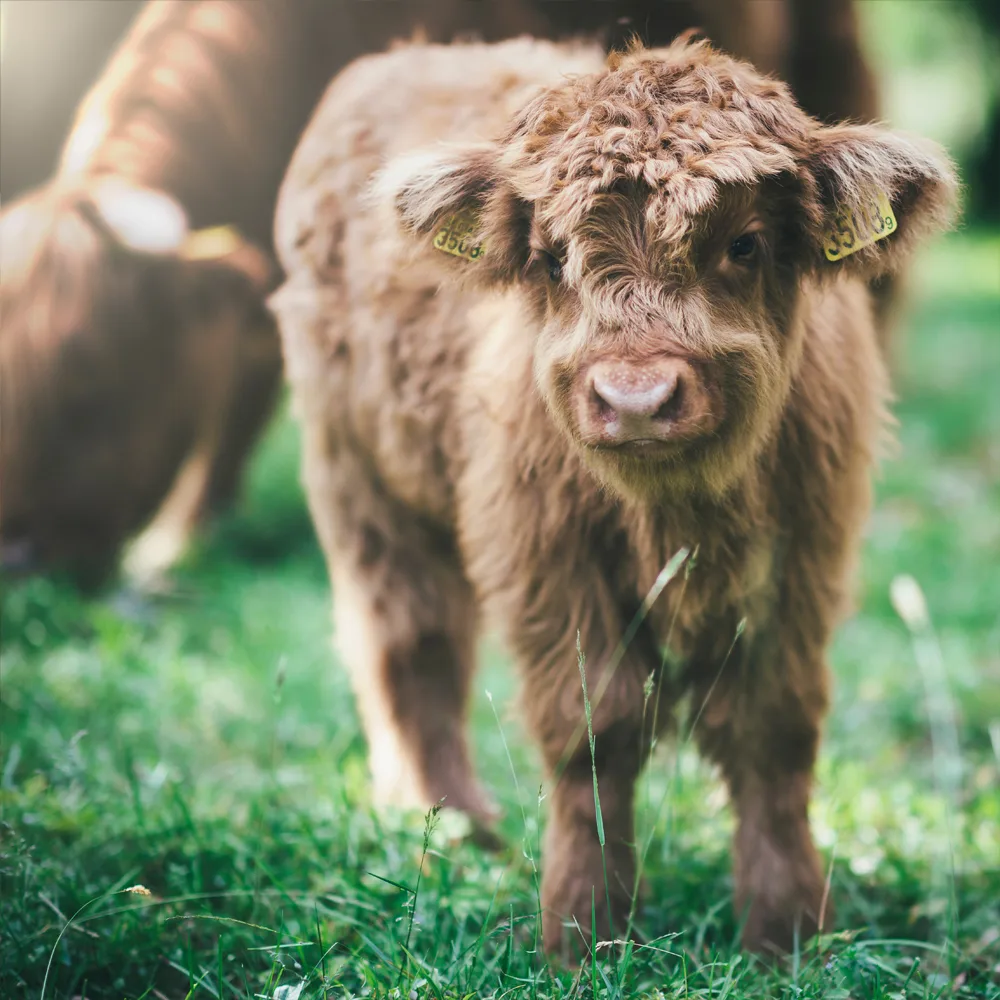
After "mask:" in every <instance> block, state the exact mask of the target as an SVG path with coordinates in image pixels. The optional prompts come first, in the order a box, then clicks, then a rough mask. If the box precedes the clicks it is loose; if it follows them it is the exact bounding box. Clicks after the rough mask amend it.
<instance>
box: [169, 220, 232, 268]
mask: <svg viewBox="0 0 1000 1000" xmlns="http://www.w3.org/2000/svg"><path fill="white" fill-rule="evenodd" d="M242 246H243V238H242V237H241V236H240V233H239V230H238V229H236V227H235V226H212V227H211V228H209V229H196V230H195V231H194V232H193V233H190V234H189V235H188V237H187V239H186V240H185V241H184V243H183V244H182V246H181V249H180V256H181V257H183V258H184V259H185V260H216V259H217V258H219V257H228V256H229V255H230V254H231V253H236V251H237V250H239V249H240V247H242Z"/></svg>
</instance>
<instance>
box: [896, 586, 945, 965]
mask: <svg viewBox="0 0 1000 1000" xmlns="http://www.w3.org/2000/svg"><path fill="white" fill-rule="evenodd" d="M889 596H890V599H891V600H892V606H893V608H895V610H896V614H898V615H899V617H900V618H901V619H902V620H903V624H904V625H906V628H907V629H908V631H909V633H910V642H911V645H912V647H913V655H914V658H915V659H916V661H917V666H918V668H919V669H920V677H921V680H922V681H923V686H924V701H925V704H926V706H927V721H928V724H929V726H930V735H931V757H932V761H933V768H934V784H935V786H936V788H937V792H938V794H939V795H940V796H941V798H942V799H943V800H944V803H945V812H944V832H945V841H946V855H947V856H946V861H945V864H944V866H937V867H936V868H935V869H934V871H933V885H934V889H935V890H936V891H939V892H941V891H943V892H944V893H945V894H946V898H947V901H948V904H947V905H948V909H947V926H946V936H947V940H948V941H954V940H955V935H956V930H957V923H958V896H957V889H956V884H955V868H956V860H955V830H954V816H955V815H957V813H958V811H959V809H960V806H961V803H960V801H959V790H960V786H961V781H962V753H961V749H960V747H959V740H958V721H957V711H956V709H955V703H954V701H953V700H952V697H951V690H950V689H949V687H948V672H947V668H946V667H945V662H944V655H943V654H942V652H941V643H940V642H939V641H938V637H937V634H936V632H935V631H934V626H933V624H932V622H931V617H930V614H929V612H928V610H927V601H926V599H925V597H924V592H923V590H922V589H921V587H920V584H919V583H917V581H916V580H915V579H914V578H913V577H912V576H908V575H905V574H903V575H900V576H897V577H896V578H895V579H894V580H893V581H892V584H891V586H890V590H889ZM942 869H943V870H942ZM953 971H954V970H953Z"/></svg>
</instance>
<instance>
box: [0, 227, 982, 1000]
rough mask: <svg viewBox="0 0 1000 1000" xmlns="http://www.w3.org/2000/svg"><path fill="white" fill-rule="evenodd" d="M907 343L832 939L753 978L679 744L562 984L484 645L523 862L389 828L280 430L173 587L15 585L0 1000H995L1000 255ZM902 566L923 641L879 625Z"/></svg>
mask: <svg viewBox="0 0 1000 1000" xmlns="http://www.w3.org/2000/svg"><path fill="white" fill-rule="evenodd" d="M898 343H899V348H900V349H899V359H898V363H897V377H896V383H897V386H898V394H899V397H900V398H899V403H898V405H897V407H896V413H897V414H898V417H899V420H900V428H899V438H900V442H901V447H900V450H899V453H898V455H897V456H896V457H894V458H893V459H891V460H890V461H888V462H887V463H886V464H885V466H884V469H883V472H882V475H881V478H880V481H879V486H878V504H877V508H876V511H875V513H874V516H873V518H872V521H871V526H870V531H869V536H868V540H867V546H866V550H865V558H864V561H863V569H862V578H861V586H860V600H859V604H860V611H859V613H858V614H857V615H856V617H854V619H853V620H852V621H850V622H849V623H848V624H847V625H846V626H845V627H844V628H843V629H842V630H841V632H840V633H839V636H838V638H837V641H836V645H835V648H834V651H833V664H834V667H835V674H836V701H835V708H834V711H833V713H832V717H831V720H830V724H829V729H828V736H827V739H826V742H825V746H824V751H823V757H822V762H821V765H820V768H819V791H818V796H817V800H816V803H815V807H814V811H813V819H814V825H815V829H816V833H817V837H818V839H819V842H820V844H821V847H822V851H823V854H824V857H825V859H826V861H827V863H828V864H829V865H830V866H831V872H832V896H833V898H834V900H835V901H836V904H837V909H838V914H839V915H838V923H837V929H838V933H836V934H834V935H832V936H830V937H825V938H822V939H820V940H814V941H811V942H803V943H802V947H801V949H800V952H799V954H797V955H795V956H793V957H792V958H790V959H789V960H788V961H787V962H783V963H779V964H773V963H767V962H761V961H759V960H757V959H754V958H752V957H749V956H747V955H743V954H741V953H740V951H739V949H738V948H737V946H736V943H735V942H736V940H737V937H738V933H739V927H738V919H737V917H736V916H735V915H734V913H733V911H732V906H731V892H732V886H731V881H730V875H729V858H728V845H727V841H728V838H729V835H730V832H731V819H730V815H729V812H728V809H727V807H726V803H725V797H724V794H723V792H722V789H721V787H720V785H719V784H718V782H717V780H716V778H715V776H714V775H713V773H712V771H711V770H710V769H708V768H707V767H706V766H705V765H704V764H702V763H700V762H699V761H698V759H697V758H696V757H695V755H694V754H693V753H692V752H691V751H690V749H689V748H688V747H687V745H686V744H685V742H684V741H683V740H681V741H679V742H673V743H669V744H667V743H665V744H664V745H662V746H660V747H659V748H658V749H657V752H656V759H655V761H654V763H653V766H652V767H651V768H650V769H649V770H648V771H647V777H646V778H645V779H644V780H643V782H642V796H641V799H642V801H641V804H640V807H639V830H640V831H641V834H640V844H641V847H642V848H643V850H644V852H645V860H644V875H645V881H646V894H645V897H644V902H643V905H642V907H641V909H640V912H639V913H638V916H637V930H638V933H639V934H640V935H641V937H640V938H639V940H638V941H637V943H636V944H635V945H634V946H631V947H629V948H625V949H623V948H620V947H618V946H615V947H603V948H600V949H598V953H597V957H596V959H595V960H594V961H592V962H588V963H586V964H585V965H584V967H583V968H582V970H579V971H573V970H561V969H558V968H553V967H548V966H547V965H546V963H545V962H544V960H543V959H542V956H541V955H540V953H539V951H538V950H537V934H538V923H537V920H536V914H537V909H538V907H537V897H536V880H535V877H534V874H533V864H534V863H535V862H537V861H538V859H539V846H538V845H539V837H538V833H539V827H540V820H541V819H543V818H544V813H545V808H546V803H545V802H544V799H543V796H544V786H543V787H542V789H541V791H542V796H540V794H539V789H540V777H539V774H540V772H539V768H538V763H537V760H536V758H535V756H534V754H533V752H532V750H531V747H530V744H529V743H528V741H527V740H526V738H525V735H524V733H523V731H522V730H521V728H520V726H519V717H518V711H517V707H516V700H515V695H516V685H515V681H514V677H513V671H512V670H511V668H510V665H509V663H508V661H507V660H506V659H505V658H504V656H503V654H502V653H501V652H500V651H499V650H498V649H496V648H495V646H493V645H491V644H490V643H489V641H487V642H486V643H485V644H484V657H483V659H484V663H483V669H482V671H481V673H480V674H479V677H478V680H477V682H476V685H475V691H476V695H475V706H474V713H473V715H474V720H473V724H474V734H475V746H476V751H477V757H478V761H479V765H480V768H481V771H482V774H483V775H484V777H485V779H486V781H487V782H488V784H489V785H490V786H491V788H492V789H493V791H494V793H495V795H496V796H497V797H498V799H499V800H500V802H501V803H502V806H503V808H504V810H505V816H504V819H503V821H502V824H501V832H502V835H503V840H504V843H505V846H504V848H503V849H502V850H500V851H499V852H495V853H490V852H486V851H483V850H481V849H479V848H478V847H476V846H474V845H473V844H471V843H469V842H468V841H467V840H466V839H463V837H462V830H461V828H460V825H459V824H456V823H455V822H454V821H453V818H452V817H448V816H442V817H441V818H440V820H439V822H438V823H437V824H436V825H435V826H434V828H433V829H432V830H431V831H430V832H429V834H426V833H425V828H424V819H423V817H413V816H397V817H384V816H378V815H375V814H373V812H372V811H371V810H370V808H369V801H368V789H367V776H366V766H365V749H364V745H363V741H362V738H361V736H360V733H359V729H358V723H357V719H356V715H355V711H354V707H353V703H352V698H351V696H350V693H349V690H348V685H347V682H346V678H345V675H344V673H343V671H342V669H341V668H340V667H339V666H338V665H337V664H336V662H335V660H334V657H333V655H332V653H331V652H330V646H329V641H328V639H329V624H328V623H329V607H328V604H329V599H328V587H327V582H326V578H325V572H324V567H323V564H322V561H321V558H320V556H319V554H318V551H317V547H316V544H315V542H314V540H313V537H312V531H311V527H310V525H309V522H308V517H307V514H306V511H305V509H304V506H303V502H302V499H301V495H300V492H299V489H298V486H297V478H298V477H297V468H296V466H297V454H296V452H297V438H296V432H295V428H294V426H293V425H292V424H291V422H290V420H289V419H288V418H287V417H284V418H283V419H282V420H281V421H279V422H278V423H277V424H276V426H275V427H274V428H273V430H272V433H271V434H270V436H269V438H268V440H267V442H266V444H265V447H264V448H263V449H262V451H261V453H260V455H259V458H258V460H257V462H256V465H255V467H254V469H253V473H252V476H251V483H250V489H249V495H248V497H247V500H246V502H245V504H244V506H243V508H242V509H241V511H240V512H239V513H238V514H237V515H235V516H234V517H233V518H231V519H230V520H229V521H228V522H227V523H225V524H223V525H221V526H220V527H219V528H218V529H217V530H216V531H215V533H214V534H213V536H212V537H211V538H210V539H208V540H207V541H206V542H205V544H204V545H203V546H202V547H201V549H200V550H199V551H198V552H196V553H194V554H193V555H192V557H191V558H190V559H189V560H188V562H187V563H186V565H185V566H184V567H183V568H182V570H181V571H180V572H179V573H178V574H177V578H176V586H175V589H174V591H173V592H172V593H170V594H169V595H165V596H162V597H160V598H157V599H142V598H139V597H137V596H136V595H134V594H130V593H128V592H125V591H113V592H109V593H106V594H104V595H102V596H100V597H99V598H97V599H92V600H84V599H81V598H79V597H77V596H75V595H74V593H73V591H72V590H70V589H69V588H67V587H65V586H62V585H60V584H59V583H58V582H56V581H49V580H35V581H31V582H27V583H24V584H20V585H17V586H11V587H8V588H7V589H6V590H5V592H4V593H3V598H2V613H3V646H2V652H3V673H2V682H3V683H2V734H3V760H2V778H0V786H2V787H0V802H2V807H3V825H2V838H3V841H2V855H3V856H2V862H0V878H2V902H0V996H3V997H4V998H10V1000H16V998H21V997H25V998H27V997H30V998H37V997H39V995H40V993H41V991H42V987H43V983H45V977H46V972H47V970H48V981H47V983H45V1000H48V998H52V1000H55V998H57V997H58V998H70V997H88V998H95V1000H97V998H108V1000H112V998H114V1000H121V998H123V997H127V998H132V1000H134V998H139V997H154V996H164V997H170V998H175V997H178V998H179V997H192V998H207V997H217V998H237V997H240V998H253V997H271V996H274V997H276V998H283V1000H294V998H295V997H300V1000H307V998H317V997H322V996H329V997H338V998H339V997H350V996H372V997H389V996H393V997H395V996H399V997H404V998H405V997H419V998H425V997H426V998H433V997H482V996H487V997H510V998H516V997H525V998H527V997H532V998H535V997H538V998H544V997H577V996H579V997H587V996H597V997H629V998H630V997H706V998H707V997H714V998H718V1000H721V998H723V997H725V998H734V1000H737V998H758V997H765V996H775V997H789V998H791V997H825V998H830V1000H832V998H847V997H851V998H854V1000H863V998H902V997H951V996H954V997H969V998H972V997H975V998H991V997H1000V616H998V611H1000V571H998V567H1000V388H998V386H1000V236H997V235H990V234H980V235H975V234H972V235H970V234H964V235H958V236H955V237H952V238H951V239H949V240H948V241H946V242H944V243H942V244H940V245H939V246H938V247H936V248H935V249H934V250H932V251H931V252H930V253H929V254H928V255H927V256H926V257H924V258H923V260H922V261H921V262H920V265H919V267H918V269H917V271H916V274H915V275H914V281H913V298H912V299H911V302H910V305H909V309H908V312H907V315H906V317H905V319H904V322H903V329H902V331H901V335H900V337H899V341H898ZM696 571H697V570H695V572H696ZM900 574H909V575H912V577H913V578H915V580H917V581H918V582H919V584H920V586H921V587H922V588H923V592H924V594H925V595H926V603H927V606H928V608H929V610H930V616H931V620H932V625H930V626H925V625H922V624H921V623H920V621H919V614H918V615H917V617H916V618H914V617H913V615H912V614H911V626H912V628H908V627H907V626H906V625H905V624H904V623H903V621H902V620H901V619H900V618H899V617H898V615H897V614H896V612H895V611H894V609H893V605H892V602H891V600H890V585H891V583H892V581H893V580H894V579H895V578H896V577H897V576H899V575H900ZM917 610H918V611H919V609H917ZM487 691H489V692H491V694H492V700H491V699H490V697H489V696H488V695H487V693H486V692H487ZM508 748H509V757H508ZM540 799H541V801H540ZM135 883H141V884H142V885H144V886H146V887H148V889H149V890H150V891H151V895H149V896H142V895H137V894H129V893H124V892H122V891H121V890H123V889H125V888H126V887H128V886H131V885H133V884H135ZM88 901H89V903H88ZM85 904H87V905H86V906H85ZM84 906H85V908H84V909H83V910H82V912H80V913H79V914H78V915H77V916H76V918H75V919H74V920H72V922H71V923H69V921H70V917H71V916H72V915H73V914H74V913H77V911H78V910H79V909H80V908H81V907H84ZM67 925H68V926H67ZM584 931H585V933H587V929H586V928H585V929H584ZM300 987H301V992H300V993H299V992H297V991H298V990H299V989H300ZM394 991H395V992H394Z"/></svg>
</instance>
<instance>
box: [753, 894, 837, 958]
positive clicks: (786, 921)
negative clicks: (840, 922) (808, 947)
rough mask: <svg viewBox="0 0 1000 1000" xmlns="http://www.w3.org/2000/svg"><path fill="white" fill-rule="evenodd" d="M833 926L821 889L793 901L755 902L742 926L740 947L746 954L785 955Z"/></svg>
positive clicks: (831, 915)
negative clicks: (741, 946)
mask: <svg viewBox="0 0 1000 1000" xmlns="http://www.w3.org/2000/svg"><path fill="white" fill-rule="evenodd" d="M821 910H822V912H821ZM821 919H822V926H820V920H821ZM832 925H833V911H832V907H831V905H830V903H829V901H827V902H826V904H825V906H824V904H823V893H822V887H820V888H819V890H810V891H809V892H807V893H804V894H803V895H801V896H798V897H795V898H792V899H786V900H773V899H772V900H769V899H761V900H754V901H753V902H752V903H751V904H750V907H749V911H748V912H747V918H746V923H745V924H744V925H743V936H742V944H743V947H744V948H745V949H746V950H747V951H754V952H758V953H760V954H765V955H766V954H770V955H786V954H790V953H792V952H794V951H795V950H796V948H799V949H801V948H802V947H803V946H804V945H805V943H806V942H807V941H808V940H809V939H810V938H811V937H813V936H814V935H815V934H816V933H817V932H819V931H820V930H829V929H830V927H832Z"/></svg>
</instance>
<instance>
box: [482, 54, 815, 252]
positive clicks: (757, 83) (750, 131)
mask: <svg viewBox="0 0 1000 1000" xmlns="http://www.w3.org/2000/svg"><path fill="white" fill-rule="evenodd" d="M811 124H812V122H811V120H810V119H809V118H808V116H807V115H806V114H805V113H804V112H802V111H801V110H800V109H799V107H798V106H797V105H796V104H795V101H794V99H793V98H792V96H791V93H790V92H789V90H788V88H787V87H786V86H785V85H784V84H783V83H780V82H778V81H775V80H772V79H770V78H768V77H765V76H762V75H761V74H760V73H758V72H757V71H756V70H755V69H754V68H753V67H752V66H750V65H748V64H747V63H742V62H738V61H737V60H735V59H733V58H731V57H730V56H727V55H723V54H722V53H719V52H716V51H715V50H713V49H712V48H710V47H709V45H708V44H707V43H706V42H704V41H691V40H690V39H689V38H688V37H684V36H682V37H681V38H680V39H678V41H676V42H675V43H674V44H673V45H671V46H670V47H668V48H666V49H643V48H641V47H635V48H633V49H631V50H630V51H628V52H626V53H616V54H614V55H613V56H612V58H611V59H609V64H608V66H607V67H606V68H605V69H604V70H603V71H602V72H600V73H598V74H595V75H593V76H589V77H582V78H576V79H572V80H569V81H567V83H566V84H565V85H564V86H561V87H557V88H553V89H551V90H549V91H547V92H545V93H543V94H541V95H540V96H539V97H537V98H536V99H535V100H533V101H532V102H531V103H529V104H528V105H527V106H526V107H525V108H524V109H523V110H522V111H521V113H520V114H519V115H518V116H517V118H516V119H515V121H514V122H513V123H512V125H511V127H510V129H509V131H508V133H507V135H506V136H505V137H504V143H503V147H504V152H503V157H502V160H503V164H504V167H505V168H506V171H507V175H508V177H509V178H510V181H511V184H512V185H513V187H514V189H515V191H516V192H517V193H518V195H520V197H522V198H524V199H525V200H526V201H528V202H532V203H534V204H535V206H536V212H537V213H538V214H539V217H540V219H541V221H542V222H543V223H545V224H546V225H547V226H548V227H549V228H550V229H551V231H552V233H553V235H554V236H555V237H557V238H568V236H569V234H570V233H571V232H572V230H573V229H575V228H576V227H577V226H578V225H579V224H580V223H581V222H582V221H583V219H584V218H585V217H586V216H587V215H588V214H590V213H591V212H592V210H593V209H594V207H595V205H596V203H597V202H598V201H599V199H600V195H601V194H602V193H604V192H607V191H609V190H611V189H613V188H615V187H616V186H619V185H621V184H622V183H623V182H624V183H631V184H636V183H638V184H639V185H646V186H648V188H649V189H650V191H651V192H652V191H656V192H660V193H662V194H665V195H666V196H667V197H666V199H664V200H663V203H661V204H660V205H658V206H657V209H656V212H657V215H658V216H659V217H661V218H662V221H663V226H664V230H665V231H664V233H663V235H664V237H665V238H676V237H677V236H679V235H680V233H681V232H683V231H684V229H685V228H686V220H687V219H689V218H690V217H692V216H694V215H697V214H699V213H701V212H704V211H705V210H706V209H708V208H709V207H710V206H711V205H712V204H713V203H714V202H715V199H716V197H717V195H718V189H719V185H720V184H754V183H756V182H758V181H760V180H762V179H763V178H766V177H770V176H774V175H776V174H779V173H785V172H795V170H796V158H797V154H799V153H800V152H801V151H802V150H803V149H804V148H805V145H806V142H807V137H808V134H809V131H810V127H811Z"/></svg>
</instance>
